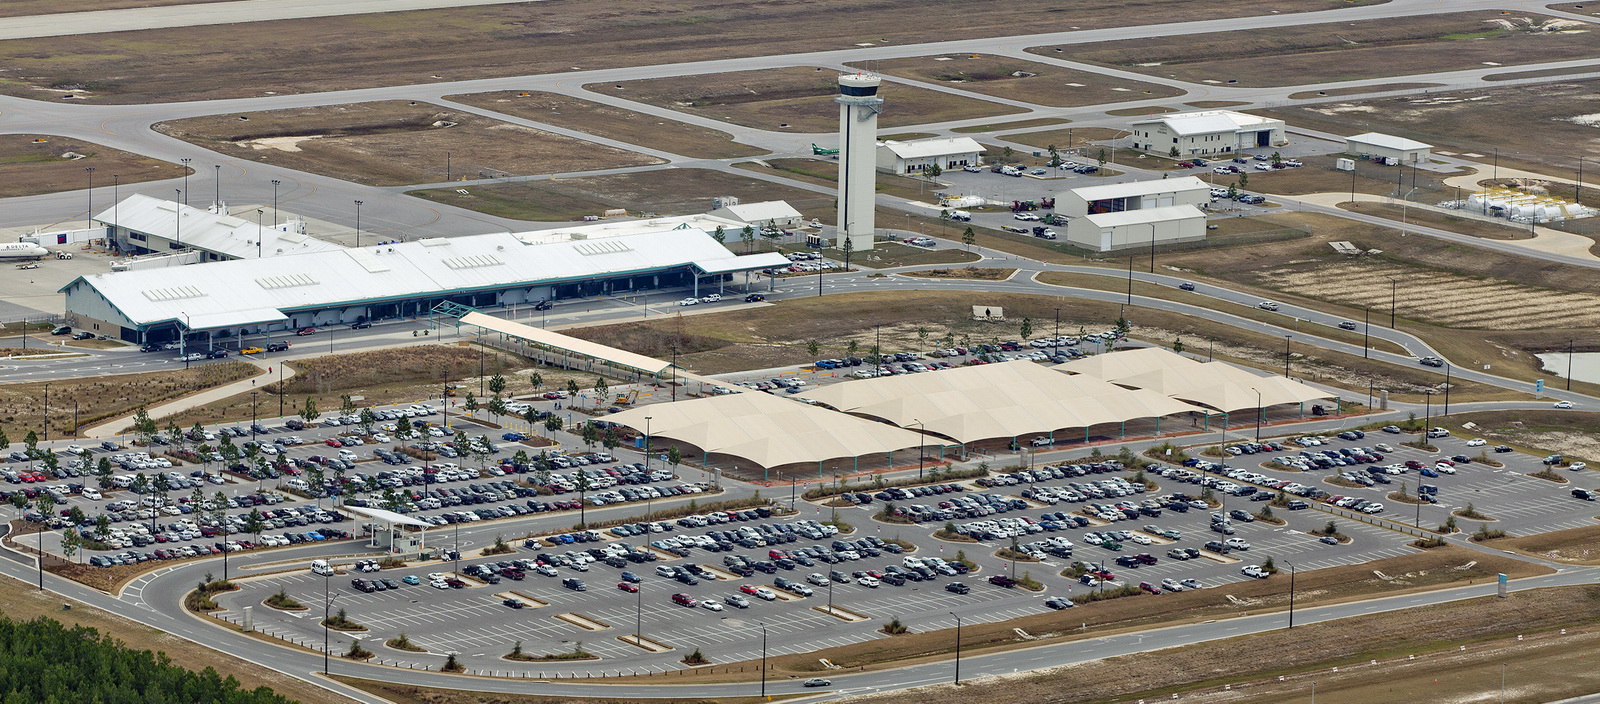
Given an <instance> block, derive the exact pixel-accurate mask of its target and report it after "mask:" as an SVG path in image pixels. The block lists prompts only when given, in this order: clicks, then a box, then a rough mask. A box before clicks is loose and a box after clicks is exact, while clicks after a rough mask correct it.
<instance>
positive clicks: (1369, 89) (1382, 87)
mask: <svg viewBox="0 0 1600 704" xmlns="http://www.w3.org/2000/svg"><path fill="white" fill-rule="evenodd" d="M1442 85H1444V84H1443V83H1379V84H1378V85H1375V86H1352V87H1350V88H1334V89H1333V90H1308V91H1302V92H1299V93H1290V94H1289V99H1290V100H1308V99H1310V98H1331V97H1337V96H1341V95H1366V94H1368V93H1382V92H1385V91H1391V90H1413V89H1416V88H1437V87H1439V86H1442Z"/></svg>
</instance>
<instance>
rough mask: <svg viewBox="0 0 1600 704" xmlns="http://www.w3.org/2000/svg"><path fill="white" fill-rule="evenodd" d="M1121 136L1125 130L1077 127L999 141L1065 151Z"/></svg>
mask: <svg viewBox="0 0 1600 704" xmlns="http://www.w3.org/2000/svg"><path fill="white" fill-rule="evenodd" d="M1123 134H1127V130H1118V129H1112V128H1110V127H1079V128H1076V129H1072V128H1068V129H1057V130H1042V131H1039V132H1023V133H1021V134H1008V135H1006V136H1004V137H1000V139H1004V140H1006V141H1007V142H1016V143H1017V144H1026V145H1028V146H1030V147H1038V148H1040V149H1049V148H1050V146H1051V145H1055V146H1056V148H1058V149H1062V150H1067V149H1082V148H1085V147H1088V146H1089V144H1090V143H1091V142H1096V141H1100V140H1106V139H1116V138H1117V136H1118V135H1123Z"/></svg>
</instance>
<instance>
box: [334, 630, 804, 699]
mask: <svg viewBox="0 0 1600 704" xmlns="http://www.w3.org/2000/svg"><path fill="white" fill-rule="evenodd" d="M646 640H648V639H646ZM333 678H334V679H336V680H339V681H340V682H343V683H345V684H347V685H350V686H352V687H356V688H359V689H362V690H365V691H367V692H371V693H373V694H376V695H378V696H380V697H382V698H383V699H385V700H387V701H390V702H394V704H638V702H639V701H641V700H639V699H613V698H602V697H551V696H541V695H537V694H491V693H485V692H474V691H471V690H470V689H468V688H462V689H437V688H433V687H413V686H411V685H404V684H395V683H393V682H379V681H377V680H364V679H359V678H355V677H345V676H342V675H334V677H333ZM797 696H800V695H797V694H788V695H773V696H772V697H769V698H766V699H764V698H761V697H716V698H707V697H663V698H660V699H657V698H651V699H648V700H644V701H649V702H651V703H652V704H760V703H761V702H766V701H768V700H769V699H770V700H771V701H783V700H785V699H793V698H795V697H797Z"/></svg>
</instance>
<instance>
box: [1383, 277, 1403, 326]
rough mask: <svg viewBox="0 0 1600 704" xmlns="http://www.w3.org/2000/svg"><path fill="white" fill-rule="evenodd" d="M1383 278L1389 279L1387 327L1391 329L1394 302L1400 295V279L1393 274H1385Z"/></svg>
mask: <svg viewBox="0 0 1600 704" xmlns="http://www.w3.org/2000/svg"><path fill="white" fill-rule="evenodd" d="M1384 278H1386V279H1388V280H1389V329H1390V330H1393V329H1394V309H1395V302H1396V301H1397V300H1399V296H1400V279H1398V278H1396V277H1393V276H1385V277H1384Z"/></svg>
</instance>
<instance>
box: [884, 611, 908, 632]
mask: <svg viewBox="0 0 1600 704" xmlns="http://www.w3.org/2000/svg"><path fill="white" fill-rule="evenodd" d="M879 630H881V631H883V632H884V633H887V634H889V635H891V636H897V635H900V634H902V633H905V632H907V631H909V630H911V629H909V628H906V625H905V624H903V623H901V622H900V617H899V616H894V617H891V618H890V619H889V622H888V623H885V624H883V628H881V629H879Z"/></svg>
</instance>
